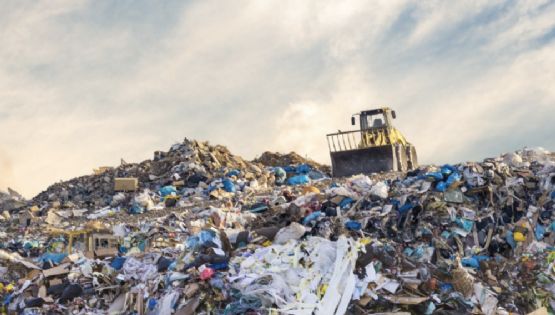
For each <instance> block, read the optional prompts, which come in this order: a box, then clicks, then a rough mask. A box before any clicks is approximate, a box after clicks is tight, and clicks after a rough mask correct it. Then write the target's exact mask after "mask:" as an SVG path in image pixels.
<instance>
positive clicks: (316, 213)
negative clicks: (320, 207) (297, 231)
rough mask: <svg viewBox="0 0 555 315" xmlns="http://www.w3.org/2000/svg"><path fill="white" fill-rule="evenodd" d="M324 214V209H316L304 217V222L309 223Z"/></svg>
mask: <svg viewBox="0 0 555 315" xmlns="http://www.w3.org/2000/svg"><path fill="white" fill-rule="evenodd" d="M321 215H322V211H314V212H312V213H311V214H309V215H307V216H306V217H305V218H304V219H303V224H304V225H307V224H308V223H310V222H312V221H315V220H316V219H318V218H319V217H320V216H321Z"/></svg>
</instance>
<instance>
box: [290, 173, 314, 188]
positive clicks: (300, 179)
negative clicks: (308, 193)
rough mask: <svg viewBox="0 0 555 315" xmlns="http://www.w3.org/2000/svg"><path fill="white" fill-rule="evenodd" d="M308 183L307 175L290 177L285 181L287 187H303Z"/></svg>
mask: <svg viewBox="0 0 555 315" xmlns="http://www.w3.org/2000/svg"><path fill="white" fill-rule="evenodd" d="M308 183H310V178H309V177H308V176H307V175H297V176H293V177H290V178H289V179H288V180H287V185H290V186H295V185H303V184H308Z"/></svg>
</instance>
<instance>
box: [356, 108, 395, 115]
mask: <svg viewBox="0 0 555 315" xmlns="http://www.w3.org/2000/svg"><path fill="white" fill-rule="evenodd" d="M387 111H391V108H389V107H382V108H376V109H370V110H365V111H362V112H360V114H361V115H367V116H371V115H377V114H383V113H385V112H387Z"/></svg>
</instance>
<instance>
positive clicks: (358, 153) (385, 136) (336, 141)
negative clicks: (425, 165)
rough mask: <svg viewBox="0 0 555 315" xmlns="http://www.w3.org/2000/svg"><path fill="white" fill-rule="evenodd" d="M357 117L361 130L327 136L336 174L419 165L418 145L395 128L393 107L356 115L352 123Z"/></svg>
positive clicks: (347, 174) (338, 175) (336, 175)
mask: <svg viewBox="0 0 555 315" xmlns="http://www.w3.org/2000/svg"><path fill="white" fill-rule="evenodd" d="M356 116H358V118H359V126H360V129H359V130H353V131H339V132H337V133H332V134H328V135H326V136H327V140H328V147H329V150H330V157H331V165H332V173H333V176H334V177H343V176H351V175H355V174H361V173H363V174H369V173H378V172H386V171H397V172H405V171H408V170H413V169H416V168H418V161H417V156H416V149H415V147H414V146H413V145H412V144H410V143H409V142H407V140H406V139H405V137H404V136H403V135H402V134H401V132H400V131H399V130H397V129H396V128H395V127H393V124H392V121H393V119H395V118H397V115H396V113H395V111H394V110H391V109H390V108H388V107H382V108H378V109H372V110H366V111H362V112H360V113H357V114H354V115H353V116H352V117H351V124H352V125H353V126H354V125H356V120H357V119H356Z"/></svg>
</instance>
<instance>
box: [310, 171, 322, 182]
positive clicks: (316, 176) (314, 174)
mask: <svg viewBox="0 0 555 315" xmlns="http://www.w3.org/2000/svg"><path fill="white" fill-rule="evenodd" d="M308 177H310V179H313V180H315V179H322V178H324V177H326V175H324V174H323V173H322V172H318V171H314V170H312V171H310V172H309V173H308Z"/></svg>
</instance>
